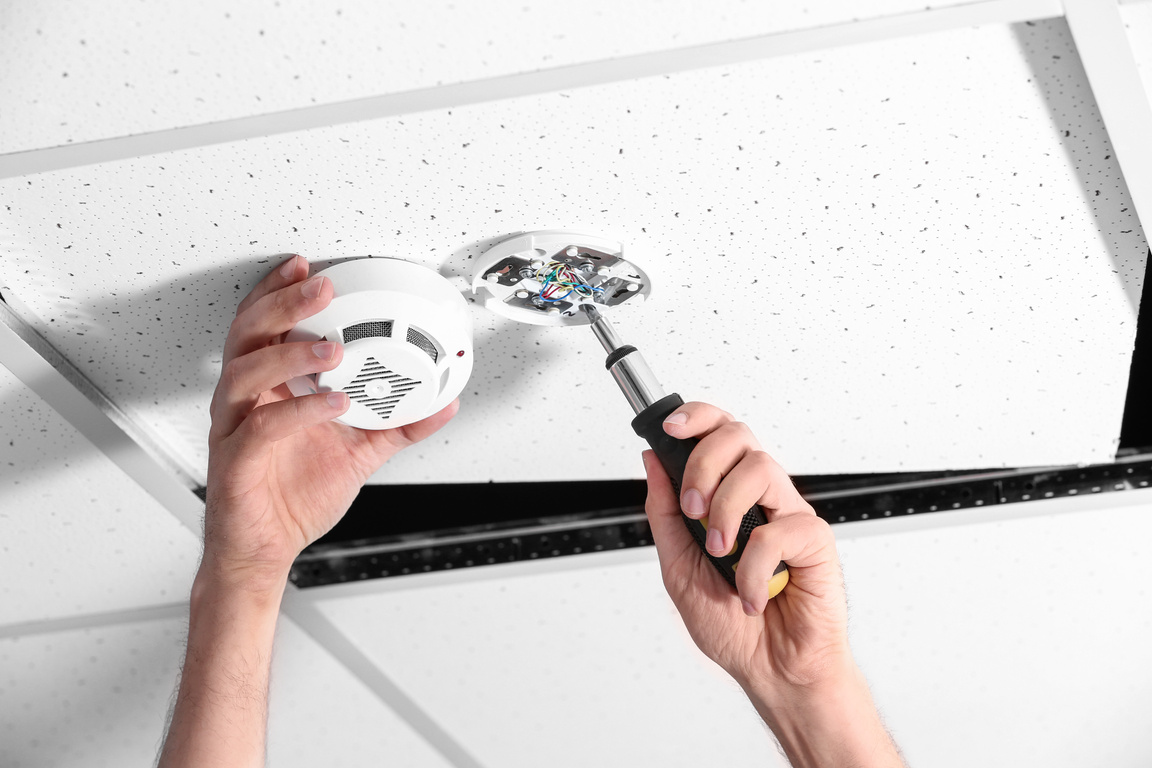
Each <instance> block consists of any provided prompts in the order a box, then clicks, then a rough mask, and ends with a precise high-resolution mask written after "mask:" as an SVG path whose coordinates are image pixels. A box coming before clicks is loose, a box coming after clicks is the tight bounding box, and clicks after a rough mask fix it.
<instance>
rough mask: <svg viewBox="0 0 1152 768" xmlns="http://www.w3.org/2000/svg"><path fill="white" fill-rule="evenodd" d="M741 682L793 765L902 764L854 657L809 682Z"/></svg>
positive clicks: (894, 767) (808, 767) (801, 767)
mask: <svg viewBox="0 0 1152 768" xmlns="http://www.w3.org/2000/svg"><path fill="white" fill-rule="evenodd" d="M741 685H742V686H743V687H744V690H745V692H746V693H747V694H748V698H749V699H751V701H752V704H753V705H754V706H755V707H756V711H757V712H759V714H760V716H761V718H763V720H764V722H765V723H766V724H767V725H768V727H769V728H771V730H772V733H773V734H775V735H776V738H777V739H779V741H780V745H781V747H783V748H784V751H785V752H786V753H787V755H788V759H789V760H790V761H791V764H792V765H793V766H795V768H817V767H819V766H869V768H872V767H873V766H884V767H885V768H887V767H888V766H891V767H892V768H903V766H904V763H903V761H902V760H901V758H900V755H899V752H898V750H897V748H896V745H895V744H894V742H893V741H892V738H891V736H889V734H888V732H887V730H886V729H885V727H884V724H883V722H881V720H880V714H879V712H877V710H876V704H875V702H874V701H873V699H872V694H871V692H870V691H869V689H868V682H867V680H866V679H865V678H864V674H863V673H862V672H861V671H860V669H859V667H857V666H856V664H855V662H854V661H851V660H849V663H848V664H846V665H844V666H843V667H842V668H840V669H839V670H837V671H836V672H835V673H830V674H829V675H828V676H827V677H825V678H822V679H821V680H819V681H817V682H814V683H812V684H808V685H789V686H781V685H779V684H773V683H767V682H755V681H753V682H748V681H744V682H741Z"/></svg>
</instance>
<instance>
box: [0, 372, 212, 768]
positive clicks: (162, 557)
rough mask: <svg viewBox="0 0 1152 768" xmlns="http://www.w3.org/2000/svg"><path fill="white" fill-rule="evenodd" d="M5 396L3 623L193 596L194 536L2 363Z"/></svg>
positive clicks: (0, 537) (0, 551)
mask: <svg viewBox="0 0 1152 768" xmlns="http://www.w3.org/2000/svg"><path fill="white" fill-rule="evenodd" d="M0 403H2V404H3V405H2V406H0V423H3V425H4V427H3V430H0V606H2V609H0V614H2V616H3V618H2V619H0V622H2V623H5V624H8V623H15V622H24V621H35V620H39V619H48V618H59V617H63V616H71V615H74V614H78V613H96V612H101V611H113V610H123V609H126V608H138V607H142V606H146V605H152V604H155V603H173V602H179V601H181V600H185V599H187V597H188V590H189V589H190V588H191V586H192V576H193V575H194V573H195V571H196V567H197V566H198V564H199V562H200V544H199V541H198V540H197V538H196V537H195V536H193V535H192V534H191V533H190V532H189V531H188V530H187V529H185V528H184V527H183V526H181V525H180V524H179V523H178V522H176V519H175V518H174V517H172V515H171V514H170V513H169V512H167V511H166V510H165V509H164V508H162V507H161V506H160V505H159V504H158V503H157V502H156V501H155V500H154V499H153V498H152V497H151V496H149V495H148V494H146V493H144V491H143V490H141V489H140V487H139V486H138V485H136V483H135V482H133V481H132V480H131V479H130V478H129V477H128V476H127V475H125V474H124V473H123V472H122V471H121V470H120V469H119V467H117V466H116V465H115V464H113V463H112V462H111V461H110V460H109V459H108V458H107V457H105V456H104V454H103V453H101V452H100V451H98V450H97V449H96V448H95V447H94V446H93V445H92V444H91V443H89V442H88V440H87V439H86V438H84V437H83V436H82V435H81V434H80V433H79V432H77V431H76V430H75V429H74V428H73V427H72V426H71V425H70V424H68V422H66V421H65V420H64V419H63V418H61V416H60V415H59V414H57V413H56V412H55V411H54V410H52V409H51V408H50V407H49V406H48V405H47V404H46V403H45V402H44V401H43V400H41V399H40V398H39V397H37V396H36V395H35V394H33V393H32V391H31V390H29V389H28V388H27V387H26V386H24V384H23V383H21V382H20V381H19V380H18V379H16V377H14V376H13V375H12V374H11V373H9V372H8V369H6V368H4V367H2V366H0ZM0 763H3V761H2V760H0Z"/></svg>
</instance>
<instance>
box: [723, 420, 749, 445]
mask: <svg viewBox="0 0 1152 768" xmlns="http://www.w3.org/2000/svg"><path fill="white" fill-rule="evenodd" d="M716 431H717V432H721V433H723V435H724V436H725V437H726V438H734V439H737V440H740V441H741V442H749V440H750V439H752V429H751V428H750V427H749V426H748V425H747V424H745V423H744V422H742V421H729V422H728V423H727V424H723V425H721V426H720V427H719V428H717V430H716Z"/></svg>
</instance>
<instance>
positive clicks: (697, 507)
mask: <svg viewBox="0 0 1152 768" xmlns="http://www.w3.org/2000/svg"><path fill="white" fill-rule="evenodd" d="M684 514H686V515H688V517H692V518H701V517H704V497H703V496H701V495H700V491H698V490H696V489H695V488H689V489H688V490H687V491H685V492H684Z"/></svg>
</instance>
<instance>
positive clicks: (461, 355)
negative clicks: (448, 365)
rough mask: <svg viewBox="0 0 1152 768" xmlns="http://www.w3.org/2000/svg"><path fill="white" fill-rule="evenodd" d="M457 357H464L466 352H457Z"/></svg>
mask: <svg viewBox="0 0 1152 768" xmlns="http://www.w3.org/2000/svg"><path fill="white" fill-rule="evenodd" d="M456 357H464V350H460V351H459V352H457V353H456Z"/></svg>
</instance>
